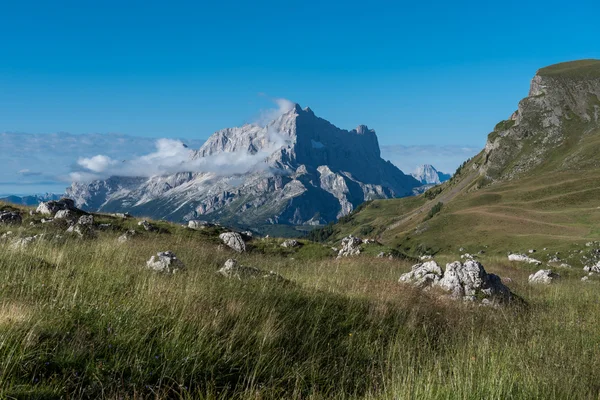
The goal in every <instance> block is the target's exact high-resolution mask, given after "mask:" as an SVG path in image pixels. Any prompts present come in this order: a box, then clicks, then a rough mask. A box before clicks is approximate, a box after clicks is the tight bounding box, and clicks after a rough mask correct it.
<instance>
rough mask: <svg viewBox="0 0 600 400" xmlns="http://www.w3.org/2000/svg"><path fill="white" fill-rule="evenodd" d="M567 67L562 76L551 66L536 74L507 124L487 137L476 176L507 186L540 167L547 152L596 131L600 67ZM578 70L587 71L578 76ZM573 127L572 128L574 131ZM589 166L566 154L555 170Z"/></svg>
mask: <svg viewBox="0 0 600 400" xmlns="http://www.w3.org/2000/svg"><path fill="white" fill-rule="evenodd" d="M568 64H570V65H569V66H568V67H570V68H563V70H564V72H563V73H556V68H554V66H551V67H548V68H543V69H541V70H540V71H538V72H537V74H536V75H535V77H534V78H533V80H532V81H531V86H530V91H529V95H528V97H526V98H525V99H523V100H521V102H520V103H519V106H518V110H517V111H516V112H515V113H514V114H513V115H512V116H511V117H510V119H508V120H506V121H503V122H501V123H499V124H498V125H497V126H496V128H495V129H494V132H492V134H490V135H489V137H488V141H487V144H486V146H485V149H484V152H483V153H484V154H483V155H484V159H485V162H483V163H482V165H481V166H479V172H480V174H481V175H482V176H484V177H485V178H486V179H487V180H489V181H490V182H497V181H507V180H511V179H514V178H518V177H520V176H523V175H524V174H526V173H527V172H529V171H531V170H532V169H533V168H535V167H537V166H539V165H540V164H542V163H543V162H544V161H545V160H546V159H547V156H548V155H549V153H550V152H552V151H553V150H555V149H557V148H559V147H560V146H564V143H565V141H566V139H567V138H568V139H569V141H570V142H572V143H576V142H578V141H579V140H585V136H586V135H585V133H586V132H592V131H593V130H595V129H597V128H598V127H600V105H599V104H598V101H597V99H598V98H599V96H600V78H599V75H598V71H600V62H598V61H593V60H590V61H578V62H572V63H568ZM584 64H588V65H584ZM563 66H564V65H563ZM580 68H583V69H587V71H586V72H583V73H577V70H578V69H580ZM590 71H596V73H590ZM574 123H575V124H576V125H577V128H576V129H573V128H572V127H573V125H574ZM592 161H593V160H589V159H587V160H586V159H585V158H583V157H582V156H581V155H580V154H577V153H573V154H568V153H567V152H566V151H565V158H564V161H562V162H561V163H557V167H554V168H557V169H558V170H568V169H579V168H580V167H581V165H582V163H583V165H586V164H585V163H589V162H592ZM594 165H595V164H594Z"/></svg>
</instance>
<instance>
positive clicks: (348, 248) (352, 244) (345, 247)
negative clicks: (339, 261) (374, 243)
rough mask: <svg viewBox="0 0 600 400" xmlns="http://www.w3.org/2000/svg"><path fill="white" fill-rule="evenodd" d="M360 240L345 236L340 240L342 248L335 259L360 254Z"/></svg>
mask: <svg viewBox="0 0 600 400" xmlns="http://www.w3.org/2000/svg"><path fill="white" fill-rule="evenodd" d="M362 242H363V241H362V240H361V239H360V238H357V237H356V236H352V235H350V236H347V237H345V238H343V239H342V248H341V249H340V251H339V253H338V256H337V258H342V257H350V256H357V255H359V254H360V245H361V244H362Z"/></svg>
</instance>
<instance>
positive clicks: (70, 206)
mask: <svg viewBox="0 0 600 400" xmlns="http://www.w3.org/2000/svg"><path fill="white" fill-rule="evenodd" d="M60 210H71V211H78V210H77V208H76V207H75V202H74V201H73V200H71V199H67V198H62V199H60V200H51V201H46V202H41V203H40V205H39V206H38V207H37V209H36V212H38V213H40V214H43V215H54V214H56V213H57V212H58V211H60Z"/></svg>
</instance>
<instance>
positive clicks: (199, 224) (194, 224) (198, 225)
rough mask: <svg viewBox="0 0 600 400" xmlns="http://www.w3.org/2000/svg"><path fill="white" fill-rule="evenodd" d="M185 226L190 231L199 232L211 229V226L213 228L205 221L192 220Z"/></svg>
mask: <svg viewBox="0 0 600 400" xmlns="http://www.w3.org/2000/svg"><path fill="white" fill-rule="evenodd" d="M187 226H188V228H190V229H194V230H201V229H205V228H208V227H211V226H213V224H210V223H208V222H206V221H199V220H194V221H189V222H188V225H187Z"/></svg>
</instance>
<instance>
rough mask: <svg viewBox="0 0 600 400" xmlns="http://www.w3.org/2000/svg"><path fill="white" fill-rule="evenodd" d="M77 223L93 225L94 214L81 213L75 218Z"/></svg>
mask: <svg viewBox="0 0 600 400" xmlns="http://www.w3.org/2000/svg"><path fill="white" fill-rule="evenodd" d="M77 223H78V224H79V225H94V216H93V215H91V214H89V215H82V216H81V217H79V219H78V220H77Z"/></svg>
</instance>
